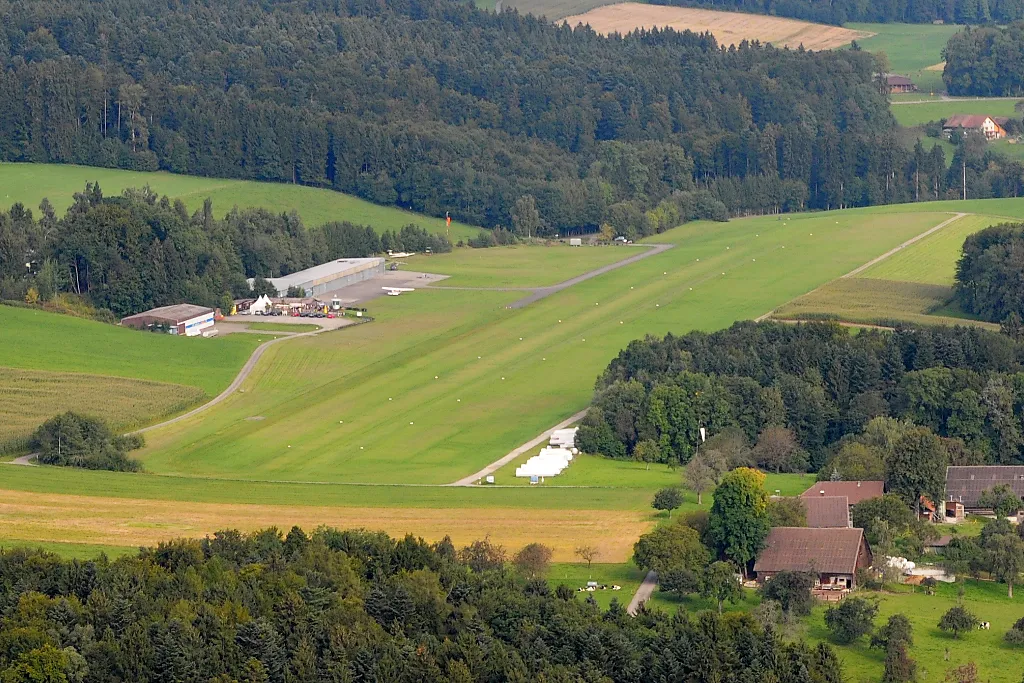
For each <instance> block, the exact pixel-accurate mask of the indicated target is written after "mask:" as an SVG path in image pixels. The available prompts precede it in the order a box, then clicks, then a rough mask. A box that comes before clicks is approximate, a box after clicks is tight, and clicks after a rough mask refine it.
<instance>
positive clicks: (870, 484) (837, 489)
mask: <svg viewBox="0 0 1024 683" xmlns="http://www.w3.org/2000/svg"><path fill="white" fill-rule="evenodd" d="M883 493H885V484H884V483H883V482H880V481H819V482H818V483H816V484H814V485H813V486H811V487H810V488H809V489H807V490H806V491H804V492H803V493H801V494H800V497H801V498H828V497H831V496H846V502H847V503H849V505H850V506H851V507H852V506H854V505H856V504H857V503H859V502H861V501H862V500H867V499H868V498H877V497H879V496H881V495H882V494H883Z"/></svg>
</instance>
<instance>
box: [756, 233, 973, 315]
mask: <svg viewBox="0 0 1024 683" xmlns="http://www.w3.org/2000/svg"><path fill="white" fill-rule="evenodd" d="M969 215H971V214H968V213H957V214H956V215H955V216H953V217H951V218H947V219H946V220H944V221H942V222H941V223H939V224H938V225H935V226H933V227H931V228H928V229H927V230H925V231H924V232H922V233H921V234H920V235H915V236H913V237H911V238H910V239H909V240H907V241H906V242H904V243H903V244H900V245H898V246H895V247H893V248H892V249H890V250H889V251H887V252H885V253H884V254H882V255H881V256H876V257H875V258H873V259H871V260H870V261H868V262H867V263H865V264H864V265H861V266H857V267H856V268H854V269H853V270H851V271H850V272H849V273H847V274H846V275H840V276H839V277H838V278H837V279H839V280H845V279H846V278H850V277H855V276H857V275H859V274H860V273H863V272H864V271H865V270H867V269H868V268H870V267H871V266H873V265H875V264H876V263H880V262H882V261H884V260H885V259H887V258H889V257H890V256H892V255H893V254H895V253H896V252H898V251H900V250H902V249H905V248H907V247H909V246H910V245H911V244H914V243H915V242H917V241H919V240H923V239H924V238H925V237H928V235H931V234H932V233H935V232H938V231H939V230H942V229H943V228H944V227H946V226H947V225H949V224H950V223H953V222H956V221H958V220H960V219H961V218H963V217H964V216H969ZM829 282H832V280H830V281H829ZM827 284H828V282H826V283H825V284H823V285H822V286H821V287H824V286H825V285H827ZM821 287H816V288H814V289H812V290H811V292H814V291H817V290H818V289H821ZM811 292H807V293H806V294H801V295H800V296H807V294H810V293H811ZM797 298H798V299H799V298H800V297H797ZM786 303H787V304H788V303H789V302H788V301H787V302H786ZM785 305H786V304H783V306H785ZM776 310H777V307H776V308H773V309H772V310H770V311H768V312H767V313H765V314H764V315H761V316H758V317H757V318H755V320H756V322H761V321H763V320H767V319H768V318H771V317H772V314H773V313H775V311H776ZM861 327H864V326H861Z"/></svg>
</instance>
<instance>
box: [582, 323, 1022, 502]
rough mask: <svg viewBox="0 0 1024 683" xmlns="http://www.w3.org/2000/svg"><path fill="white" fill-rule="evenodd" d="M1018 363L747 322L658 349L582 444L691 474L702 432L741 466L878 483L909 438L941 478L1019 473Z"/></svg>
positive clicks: (968, 339) (1000, 355) (929, 345)
mask: <svg viewBox="0 0 1024 683" xmlns="http://www.w3.org/2000/svg"><path fill="white" fill-rule="evenodd" d="M1022 358H1024V347H1022V346H1021V345H1020V344H1019V343H1017V342H1015V341H1014V340H1013V339H1011V338H1010V337H1008V336H1006V335H1001V334H996V333H992V332H987V331H983V330H980V329H977V328H969V327H952V328H949V327H935V328H923V329H913V330H911V329H906V330H897V331H895V332H892V333H888V332H881V331H871V330H866V331H862V332H861V333H860V334H857V335H851V334H849V332H848V330H846V329H845V328H842V327H840V326H838V325H835V324H826V323H814V324H801V325H786V324H781V323H752V322H744V323H737V324H735V325H734V326H733V327H731V328H729V329H727V330H722V331H720V332H715V333H713V334H707V333H704V332H690V333H688V334H686V335H684V336H681V337H679V336H674V335H671V334H670V335H667V336H665V337H664V338H661V339H659V338H654V337H649V338H647V339H644V340H637V341H633V342H631V343H630V344H629V346H628V347H627V348H625V349H624V350H623V351H622V352H620V353H619V355H618V357H616V358H615V359H614V360H613V361H612V362H611V363H610V364H609V366H608V368H607V369H606V370H605V372H604V374H603V375H602V376H601V378H600V379H599V380H598V383H597V390H596V395H595V397H594V401H593V404H592V407H591V409H590V411H589V412H588V414H587V416H586V418H585V419H584V421H583V424H582V426H581V427H580V433H579V436H578V439H577V445H579V446H580V448H581V449H582V450H584V451H587V452H591V453H601V454H604V455H607V456H610V457H614V458H629V457H634V458H637V459H646V460H655V461H662V462H676V463H686V462H688V461H689V460H690V459H691V458H692V457H693V454H694V451H695V447H696V446H697V445H698V443H699V442H700V435H699V431H698V430H699V428H700V427H704V428H705V429H706V430H707V433H708V434H710V435H712V437H713V438H715V437H717V438H718V440H719V441H718V445H717V446H716V448H717V449H718V450H719V451H722V452H728V453H730V454H731V455H730V462H728V463H727V464H728V465H729V466H732V467H735V466H738V465H750V466H753V465H757V466H759V467H761V468H764V469H768V470H774V471H808V470H810V471H819V470H820V471H821V472H822V474H823V475H824V476H825V477H826V478H827V477H829V476H833V475H835V476H838V477H839V478H848V479H872V478H880V476H879V475H884V474H885V473H886V471H888V470H890V469H891V468H890V466H892V465H893V462H892V461H891V460H888V459H887V456H899V455H900V454H899V453H897V452H894V451H893V449H892V448H891V446H892V444H893V443H894V442H897V441H899V440H900V439H901V438H902V437H904V436H908V434H909V435H910V436H912V437H913V438H912V439H910V440H909V441H907V443H906V445H907V447H908V448H910V447H913V448H919V449H925V450H926V451H927V452H928V454H929V457H932V458H934V461H935V462H934V465H935V467H933V468H932V469H933V470H934V471H935V472H944V467H945V464H947V463H950V464H984V463H1000V464H1021V463H1024V367H1022V366H1021V359H1022ZM915 428H920V429H921V430H923V431H922V432H918V431H915ZM897 450H898V449H897ZM923 452H924V451H922V453H923ZM924 460H925V458H924V456H923V455H922V454H921V453H918V454H916V455H914V457H913V458H911V461H915V462H924ZM868 474H870V475H871V476H868ZM936 476H938V475H936ZM940 478H941V477H940ZM886 479H888V477H887V476H886ZM890 488H892V487H891V486H890ZM937 493H938V495H940V496H941V495H942V491H941V490H939V491H938V492H937ZM909 500H910V501H911V502H912V501H913V497H912V496H911V497H909Z"/></svg>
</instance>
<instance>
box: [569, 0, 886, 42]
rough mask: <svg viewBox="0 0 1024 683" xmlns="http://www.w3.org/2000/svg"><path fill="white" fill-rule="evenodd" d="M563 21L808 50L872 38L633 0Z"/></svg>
mask: <svg viewBox="0 0 1024 683" xmlns="http://www.w3.org/2000/svg"><path fill="white" fill-rule="evenodd" d="M563 21H565V22H566V23H568V24H569V25H570V26H576V25H577V24H589V25H590V27H591V28H592V29H594V30H595V31H597V32H598V33H603V34H608V33H621V34H623V35H625V34H627V33H629V32H630V31H633V30H635V29H638V28H655V27H658V28H666V27H671V28H674V29H676V30H678V31H682V30H684V29H689V30H691V31H694V32H696V33H703V32H704V31H711V33H712V34H714V36H715V39H716V40H717V41H718V42H719V44H721V45H731V44H736V43H740V42H741V41H743V40H759V41H761V42H762V43H771V44H772V45H775V46H776V47H791V48H796V47H799V46H800V45H803V46H804V47H805V48H806V49H808V50H828V49H831V48H834V47H842V46H843V45H848V44H849V43H850V41H852V40H860V39H862V38H867V37H869V36H872V35H874V34H872V33H869V32H867V31H853V30H851V29H847V28H843V27H841V26H828V25H825V24H812V23H810V22H807V21H799V20H797V19H783V18H781V17H768V16H763V15H759V14H744V13H740V12H717V11H715V10H708V9H695V8H692V7H666V6H663V5H644V4H641V3H637V2H624V3H620V4H617V5H605V6H604V7H598V8H596V9H592V10H590V11H589V12H587V13H586V14H577V15H574V16H571V17H566V18H565V19H564V20H563Z"/></svg>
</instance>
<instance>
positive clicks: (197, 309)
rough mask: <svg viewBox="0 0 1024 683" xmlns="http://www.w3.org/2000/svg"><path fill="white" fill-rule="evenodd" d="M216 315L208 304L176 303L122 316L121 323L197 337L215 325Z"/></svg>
mask: <svg viewBox="0 0 1024 683" xmlns="http://www.w3.org/2000/svg"><path fill="white" fill-rule="evenodd" d="M216 315H217V311H216V310H215V309H213V308H210V307H208V306H196V305H195V304H174V305H173V306H161V307H160V308H153V309H150V310H148V311H143V312H142V313H136V314H135V315H129V316H128V317H126V318H121V325H122V326H124V327H134V328H135V329H137V330H152V331H166V332H168V333H169V334H180V335H184V336H186V337H195V336H196V335H199V334H202V333H203V330H205V329H207V328H210V327H213V325H214V323H215V322H216Z"/></svg>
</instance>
